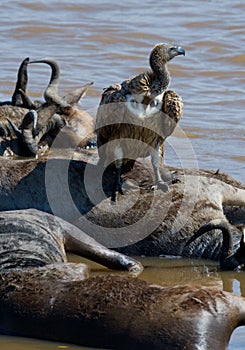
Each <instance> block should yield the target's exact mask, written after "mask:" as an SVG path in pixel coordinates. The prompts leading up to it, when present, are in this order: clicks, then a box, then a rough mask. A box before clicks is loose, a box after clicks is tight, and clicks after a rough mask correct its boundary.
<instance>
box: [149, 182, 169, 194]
mask: <svg viewBox="0 0 245 350" xmlns="http://www.w3.org/2000/svg"><path fill="white" fill-rule="evenodd" d="M151 189H152V190H156V189H159V190H162V191H163V192H168V191H169V186H168V184H167V183H166V182H164V181H158V182H157V183H156V184H155V185H153V186H152V187H151Z"/></svg>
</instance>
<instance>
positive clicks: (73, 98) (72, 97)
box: [63, 83, 93, 105]
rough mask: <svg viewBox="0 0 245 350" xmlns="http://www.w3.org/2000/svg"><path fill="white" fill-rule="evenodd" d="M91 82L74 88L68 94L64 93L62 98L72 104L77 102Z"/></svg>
mask: <svg viewBox="0 0 245 350" xmlns="http://www.w3.org/2000/svg"><path fill="white" fill-rule="evenodd" d="M92 85H93V83H88V84H86V85H83V86H82V87H80V88H78V89H75V90H74V91H72V92H70V93H69V94H67V95H65V96H64V97H63V99H64V100H65V101H66V102H67V103H68V104H69V105H74V104H76V103H78V102H79V101H80V100H81V98H83V97H84V96H85V94H86V92H87V90H88V89H89V88H90V86H92Z"/></svg>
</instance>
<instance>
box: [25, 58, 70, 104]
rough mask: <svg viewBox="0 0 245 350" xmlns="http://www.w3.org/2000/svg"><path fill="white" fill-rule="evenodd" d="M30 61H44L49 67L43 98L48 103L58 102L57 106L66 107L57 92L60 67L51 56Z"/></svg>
mask: <svg viewBox="0 0 245 350" xmlns="http://www.w3.org/2000/svg"><path fill="white" fill-rule="evenodd" d="M29 63H30V64H31V63H45V64H48V65H49V66H50V67H51V78H50V81H49V84H48V87H47V88H46V90H45V92H44V99H45V101H46V102H47V103H48V104H52V103H55V104H58V105H59V106H62V107H66V106H67V102H66V101H65V100H64V99H63V98H62V97H61V96H59V94H58V88H59V78H60V69H59V65H58V63H57V62H56V61H55V60H54V59H52V58H43V59H40V60H33V61H30V62H29Z"/></svg>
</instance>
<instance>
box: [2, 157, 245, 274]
mask: <svg viewBox="0 0 245 350" xmlns="http://www.w3.org/2000/svg"><path fill="white" fill-rule="evenodd" d="M94 156H95V152H93V153H91V156H90V157H91V159H90V158H89V156H88V155H87V153H86V152H85V151H81V152H80V153H79V154H78V155H77V157H78V159H80V160H72V161H70V160H69V163H67V159H62V158H59V159H50V160H48V161H46V160H45V159H43V160H39V161H38V160H33V161H22V160H20V161H18V160H17V161H13V160H10V159H6V160H3V161H2V162H0V179H1V180H0V210H13V209H20V208H29V207H33V208H37V209H40V210H44V211H47V212H52V209H54V208H52V205H51V204H54V207H55V211H56V214H57V215H58V216H60V217H62V218H64V219H66V220H68V221H71V222H73V223H76V225H77V226H78V227H81V228H82V229H83V230H85V231H86V232H87V233H88V234H89V235H91V236H93V235H95V236H94V237H96V239H98V237H101V242H103V244H106V245H107V246H110V247H112V248H115V245H114V246H113V244H114V243H115V242H113V241H108V242H106V241H105V240H106V237H107V236H106V227H109V228H110V227H114V228H115V230H116V228H117V227H128V232H129V233H130V229H131V227H133V226H132V225H133V224H134V223H137V222H138V221H139V220H140V219H141V218H144V217H145V218H146V219H147V220H148V221H147V222H148V224H149V229H148V231H146V235H145V238H144V237H141V240H140V241H136V242H135V243H134V244H132V243H131V244H130V241H129V236H128V235H127V238H126V240H125V241H124V240H123V235H119V236H118V237H117V240H116V241H117V244H118V242H120V244H119V245H120V246H121V248H118V247H119V245H117V249H118V250H120V251H121V252H124V253H126V254H129V255H142V254H143V255H148V256H149V255H152V256H158V255H161V254H168V255H180V256H186V257H202V258H208V259H213V260H220V257H221V252H222V242H223V238H222V234H221V232H220V230H219V229H217V230H214V231H212V232H210V233H208V234H207V236H205V237H203V238H202V239H200V240H196V241H195V242H193V243H192V244H191V245H189V246H187V247H186V246H185V243H186V242H187V241H188V240H189V239H190V237H191V236H192V235H193V233H194V232H196V231H197V230H198V229H199V228H200V227H201V226H202V225H204V224H206V223H207V222H209V221H211V220H213V219H220V220H226V221H227V217H228V218H229V215H230V214H229V213H232V215H231V219H230V220H233V222H234V221H235V218H236V212H237V211H236V210H234V208H240V214H239V218H240V217H241V215H243V217H244V210H245V209H244V207H245V189H244V186H243V185H242V184H239V183H238V182H236V181H235V180H234V179H232V178H230V177H228V176H227V175H225V174H222V173H217V174H216V173H215V172H212V171H205V170H187V169H176V168H167V169H168V170H169V172H170V176H172V177H173V178H174V177H175V176H176V177H178V178H180V179H181V182H179V183H175V184H173V185H172V186H171V191H170V192H169V193H164V192H162V191H161V190H156V191H153V192H152V191H151V190H150V188H151V186H152V182H153V180H152V179H153V178H154V175H153V174H152V170H151V167H150V165H149V164H148V163H147V162H146V163H141V162H138V161H137V162H136V164H135V166H134V168H133V170H132V171H131V172H128V173H127V174H125V176H124V178H125V184H127V183H128V184H129V185H130V182H131V181H135V182H136V184H137V185H136V188H133V187H130V186H129V189H128V193H127V194H125V196H124V197H123V200H124V201H125V202H124V203H122V204H120V205H122V207H121V210H119V211H113V210H111V204H110V196H111V192H112V190H113V189H112V183H113V180H112V179H113V174H111V173H110V172H107V173H106V174H105V176H104V180H103V181H104V184H103V186H104V191H105V193H104V197H103V193H102V195H100V191H101V188H100V182H98V181H97V180H96V179H95V178H94V176H92V175H91V177H89V179H90V180H91V182H90V183H87V182H86V184H85V183H84V174H85V169H87V170H88V169H91V174H96V173H98V172H99V171H100V167H99V165H93V164H91V161H92V162H94V161H95V163H96V158H94ZM82 159H83V160H84V161H82ZM87 162H89V163H87ZM66 164H69V170H68V168H67V171H68V173H67V174H65V173H64V170H63V169H66ZM47 166H48V169H49V171H50V176H49V177H48V178H47V172H46V171H47V170H46V168H47ZM13 169H14V171H13ZM61 169H62V170H61ZM165 169H166V168H165ZM87 170H86V171H87ZM68 174H69V175H68ZM45 177H46V180H45ZM67 178H68V179H69V180H68V184H69V193H70V195H71V197H72V200H73V204H75V206H76V208H77V209H78V212H77V211H74V208H73V206H71V205H69V203H70V202H69V201H70V199H69V198H70V197H67V198H66V196H65V193H66V192H64V179H67ZM47 180H48V181H49V186H48V187H47V183H45V181H47ZM65 181H67V180H65ZM86 181H87V180H86ZM66 183H67V182H65V184H66ZM193 184H195V186H193ZM85 185H86V186H85ZM89 186H90V187H91V191H89ZM48 189H50V190H51V189H52V191H51V195H52V197H51V199H52V200H51V201H50V197H49V198H48V197H47V191H49V190H48ZM135 190H136V191H135ZM61 194H63V195H62V198H61ZM93 195H94V196H97V197H96V198H95V199H94V198H93ZM49 196H50V194H49ZM52 201H53V202H52ZM93 202H95V203H97V205H94V204H93ZM50 203H51V204H50ZM130 203H134V204H133V205H131V204H130ZM152 203H154V205H153V204H152ZM50 205H51V206H50ZM151 208H152V210H150V209H151ZM105 210H106V215H104V214H105ZM224 210H225V212H226V215H225V214H224ZM79 211H80V213H82V216H81V217H80V215H79ZM242 213H243V214H242ZM87 222H91V223H92V224H93V226H92V227H90V226H89V225H87V224H86V223H87ZM229 225H230V228H231V231H232V236H233V241H234V252H235V251H236V250H237V249H238V248H239V246H240V241H241V238H242V231H241V229H240V228H239V227H236V226H235V225H234V224H232V221H231V223H229ZM95 229H96V230H97V231H96V230H95ZM102 232H104V233H103V234H102ZM131 238H132V240H134V239H135V232H134V231H132V237H131ZM143 238H144V239H143ZM129 244H130V245H129ZM234 268H235V266H234Z"/></svg>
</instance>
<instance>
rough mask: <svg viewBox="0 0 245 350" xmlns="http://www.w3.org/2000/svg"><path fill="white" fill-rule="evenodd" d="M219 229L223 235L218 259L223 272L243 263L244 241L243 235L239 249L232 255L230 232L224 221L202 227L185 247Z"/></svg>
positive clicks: (227, 224)
mask: <svg viewBox="0 0 245 350" xmlns="http://www.w3.org/2000/svg"><path fill="white" fill-rule="evenodd" d="M215 229H219V230H221V231H222V234H223V244H222V252H221V257H220V267H221V269H223V270H234V269H236V268H237V267H238V266H239V265H241V264H244V263H245V241H244V233H243V235H242V238H241V241H240V247H239V248H238V250H237V251H236V252H235V253H234V247H233V238H232V232H231V229H230V226H229V223H228V222H227V221H225V220H220V219H215V220H212V221H210V222H209V223H207V224H205V225H203V226H202V227H200V228H199V230H198V231H196V232H195V234H194V235H193V236H192V237H191V238H190V239H189V240H188V241H187V242H186V244H185V246H187V245H189V244H190V243H192V242H194V241H195V240H196V239H197V238H199V237H200V236H202V235H203V234H204V233H206V232H208V231H211V230H215Z"/></svg>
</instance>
